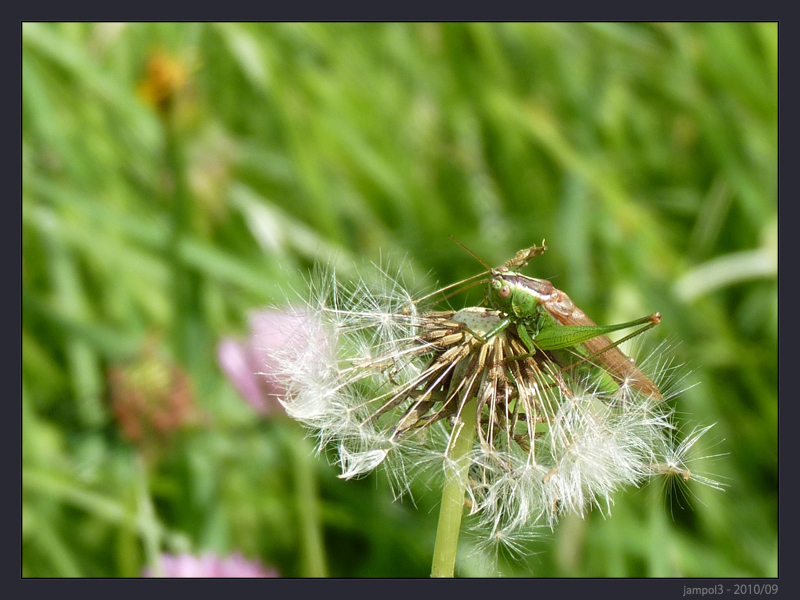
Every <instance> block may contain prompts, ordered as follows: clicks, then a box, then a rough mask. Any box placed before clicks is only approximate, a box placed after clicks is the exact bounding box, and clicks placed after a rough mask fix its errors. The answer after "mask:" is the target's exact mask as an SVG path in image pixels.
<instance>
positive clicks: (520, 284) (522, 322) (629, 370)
mask: <svg viewBox="0 0 800 600" xmlns="http://www.w3.org/2000/svg"><path fill="white" fill-rule="evenodd" d="M451 237H452V236H451ZM453 241H455V242H456V243H457V244H459V245H460V246H461V247H462V248H464V249H465V250H466V251H467V252H469V253H470V254H471V255H472V256H474V257H475V258H476V259H477V260H478V261H480V262H481V264H483V265H484V266H485V267H486V268H487V269H488V271H489V274H490V275H491V279H490V280H489V282H488V286H487V288H486V303H487V304H488V305H489V306H490V307H491V308H493V309H494V310H497V311H499V312H501V313H502V314H504V315H506V316H505V318H504V319H503V320H502V321H501V322H500V323H499V324H498V325H497V326H496V327H495V328H494V329H493V330H492V331H490V332H488V333H486V334H485V335H484V336H477V335H476V337H477V338H478V339H479V340H480V341H484V340H486V339H489V338H490V337H492V336H493V335H496V334H498V333H500V332H501V331H503V330H504V329H506V328H507V327H508V326H509V325H511V324H512V323H513V324H514V325H515V326H516V330H517V334H518V336H519V338H520V340H522V342H523V344H524V345H525V346H526V348H527V349H528V351H529V353H530V354H528V355H523V356H520V357H518V358H524V357H525V356H532V355H534V354H535V353H536V352H537V350H541V351H552V350H562V349H567V348H580V347H582V348H584V349H585V351H587V352H588V355H587V356H584V357H583V358H582V359H581V361H580V362H585V361H590V360H596V361H597V362H598V363H599V364H601V365H602V366H603V367H604V369H605V371H606V372H607V373H608V374H609V375H610V376H611V377H612V378H613V379H614V380H615V381H616V382H617V383H620V384H621V383H625V384H627V385H630V386H631V387H633V388H635V389H636V390H638V391H640V392H641V393H643V394H645V395H647V396H649V397H652V398H654V399H655V400H656V401H659V400H662V399H663V396H662V394H661V391H660V390H659V389H658V386H656V384H655V383H653V382H652V381H651V380H650V378H649V377H647V375H645V374H644V373H643V372H642V371H641V370H640V369H639V368H638V367H637V366H636V364H635V363H634V361H633V359H632V358H630V357H628V356H626V355H625V354H624V353H623V352H622V350H620V349H619V345H620V344H621V343H622V342H624V341H626V340H629V339H631V338H633V337H635V336H637V335H639V334H641V333H643V332H644V331H647V330H648V329H650V328H652V327H655V326H656V325H658V323H660V321H661V315H660V314H659V313H653V314H652V315H648V316H646V317H642V318H641V319H636V320H634V321H628V322H626V323H619V324H617V325H608V326H601V325H597V324H596V323H595V322H594V321H592V320H591V319H590V318H589V317H588V316H587V315H586V313H584V312H583V311H582V310H581V309H580V308H578V307H577V306H576V305H575V303H574V302H573V301H572V299H571V298H570V297H569V296H568V295H567V294H566V293H565V292H563V291H561V290H559V289H558V288H556V287H555V286H554V285H553V284H552V283H550V282H549V281H547V280H545V279H535V278H533V277H528V276H526V275H521V274H520V273H517V272H516V269H520V268H522V267H524V266H526V265H527V264H528V262H529V261H530V260H531V259H532V258H534V257H536V256H540V255H541V254H542V253H544V251H545V250H547V247H546V246H545V245H544V241H542V245H541V246H535V245H534V246H531V247H530V248H526V249H524V250H520V251H519V252H517V254H516V255H515V256H514V258H512V259H511V260H509V261H507V262H506V263H504V264H503V265H501V266H500V267H497V268H496V269H493V268H491V267H489V265H487V264H486V263H485V262H484V261H483V260H482V259H481V258H480V257H478V256H477V255H476V254H475V253H474V252H472V251H471V250H470V249H469V248H467V247H466V246H465V245H464V244H462V243H461V242H459V241H458V240H456V239H455V238H453ZM638 325H642V327H640V328H639V329H637V330H636V331H634V332H633V333H631V334H630V335H628V336H625V337H624V338H623V339H621V340H619V341H617V342H612V341H611V340H610V339H609V338H608V337H607V335H606V334H608V333H611V332H613V331H620V330H623V329H629V328H631V327H636V326H638Z"/></svg>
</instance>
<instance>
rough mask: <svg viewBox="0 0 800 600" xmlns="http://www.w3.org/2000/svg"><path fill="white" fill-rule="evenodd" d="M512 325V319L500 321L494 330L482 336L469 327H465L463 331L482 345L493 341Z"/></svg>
mask: <svg viewBox="0 0 800 600" xmlns="http://www.w3.org/2000/svg"><path fill="white" fill-rule="evenodd" d="M510 324H511V319H510V318H508V317H506V318H505V319H503V320H502V321H500V322H499V323H498V324H497V325H495V326H494V327H493V328H492V329H490V330H489V331H487V332H486V333H484V334H480V333H478V332H477V331H474V330H473V329H471V328H470V327H469V325H466V324H465V325H464V327H463V329H464V330H465V331H467V332H468V333H469V334H470V335H472V337H474V338H475V339H476V340H478V341H479V342H480V343H481V344H485V343H486V341H487V340H489V339H491V338H492V336H495V335H497V334H498V333H500V332H501V331H503V330H504V329H505V328H506V327H508V326H509V325H510Z"/></svg>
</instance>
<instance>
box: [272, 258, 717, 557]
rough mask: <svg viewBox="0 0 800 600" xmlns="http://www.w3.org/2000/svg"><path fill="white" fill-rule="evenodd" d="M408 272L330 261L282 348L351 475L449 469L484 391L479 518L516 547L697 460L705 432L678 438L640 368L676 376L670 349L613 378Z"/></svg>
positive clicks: (475, 489) (394, 478)
mask: <svg viewBox="0 0 800 600" xmlns="http://www.w3.org/2000/svg"><path fill="white" fill-rule="evenodd" d="M398 273H399V271H396V270H394V271H393V270H390V269H389V268H386V267H378V268H377V269H375V270H374V271H372V273H371V274H369V275H366V274H364V275H362V276H361V277H359V278H358V279H356V280H355V281H354V282H352V283H349V284H347V283H341V282H338V281H337V280H336V278H335V277H334V274H333V271H329V270H325V269H318V270H317V271H316V272H315V274H314V275H313V276H312V278H311V280H310V281H309V293H308V296H307V298H306V303H305V306H303V307H302V308H301V309H298V314H300V313H302V314H303V315H304V316H305V317H304V319H305V320H304V321H303V324H302V326H300V327H297V328H296V329H295V331H294V332H293V336H295V338H294V340H293V343H292V344H287V345H286V347H285V349H282V350H281V349H279V350H275V351H273V352H272V354H271V356H270V359H271V364H272V365H274V370H275V371H276V372H277V373H278V375H279V377H280V378H281V380H282V381H283V382H284V387H285V389H286V394H285V396H284V397H283V398H282V402H283V403H284V406H285V408H286V411H287V414H289V416H291V417H293V418H295V419H298V420H299V421H301V422H303V423H304V424H305V425H306V426H307V427H309V428H310V429H311V430H313V431H314V433H315V435H316V437H317V443H318V449H321V448H323V447H326V446H331V447H333V448H335V449H336V451H337V455H338V464H339V466H340V468H341V475H340V477H342V478H344V479H351V478H358V477H363V476H365V475H367V474H368V473H370V472H372V471H374V470H376V469H378V468H380V469H382V470H384V471H385V472H386V473H387V474H388V476H389V480H390V482H391V484H392V488H393V490H394V492H395V495H396V496H397V497H400V496H403V495H405V494H407V493H409V492H410V490H411V487H412V481H414V480H416V479H418V478H420V477H421V476H422V475H429V474H431V473H438V475H439V477H441V476H442V475H443V474H444V472H445V470H446V469H447V468H448V465H451V464H452V463H453V462H454V461H453V459H452V456H451V448H452V446H453V442H454V440H455V439H456V435H457V430H458V428H457V427H454V426H453V424H454V423H462V420H461V419H460V415H461V411H463V410H464V409H465V408H464V407H465V406H466V405H467V402H468V401H470V400H472V399H476V400H477V404H475V403H472V404H471V406H476V408H475V410H476V411H477V424H476V429H475V443H474V446H473V448H472V451H471V452H470V453H469V454H468V460H469V468H468V474H469V486H468V489H467V492H466V494H467V497H468V501H469V505H470V514H471V515H472V520H473V521H474V522H475V524H476V527H477V528H478V529H480V530H482V531H484V532H485V534H486V535H487V544H489V546H497V545H504V546H506V547H507V548H509V549H511V550H512V551H513V550H514V547H515V544H518V541H519V540H524V539H527V538H526V536H527V535H528V533H529V532H531V531H538V530H539V529H538V528H540V527H542V526H545V527H550V528H552V527H553V526H555V524H556V523H557V521H558V519H559V517H560V516H562V515H564V514H567V513H575V514H579V515H584V514H585V513H586V511H588V510H591V509H593V508H595V509H599V510H601V511H603V513H604V514H607V513H608V510H609V508H610V507H611V505H612V504H613V496H614V494H615V493H616V492H617V491H618V490H619V489H620V488H622V487H624V486H630V485H633V486H636V485H639V484H640V483H642V482H644V481H647V480H648V479H649V478H651V477H653V476H654V475H655V474H657V473H658V472H659V469H661V471H663V473H661V474H668V473H667V472H669V473H672V472H673V471H674V472H675V473H683V472H684V471H685V472H688V469H686V468H685V464H684V463H685V460H686V453H687V452H688V450H689V449H690V448H691V446H692V445H693V444H694V441H696V439H697V438H699V437H700V435H702V433H704V431H701V432H699V433H695V434H693V435H690V436H689V438H687V440H684V442H681V443H678V444H675V443H674V442H673V441H672V440H673V439H674V433H675V431H674V426H673V425H672V413H671V411H670V410H669V409H668V408H666V404H665V403H664V402H663V401H662V398H661V397H660V396H659V395H657V394H648V393H647V390H648V386H647V385H642V383H641V382H638V383H637V381H636V380H635V378H636V377H637V376H638V375H639V374H640V373H647V377H652V378H653V379H652V382H655V384H656V385H660V382H662V381H664V380H671V381H675V380H676V378H677V376H678V370H677V367H676V366H675V365H673V363H672V362H671V359H670V358H669V356H668V354H667V352H666V347H665V346H663V345H662V346H659V347H658V348H657V349H656V351H655V352H654V353H651V354H650V355H649V356H648V357H646V358H645V359H644V360H643V361H642V362H641V363H640V364H639V365H638V368H639V371H637V370H633V371H631V373H627V371H625V373H626V375H625V377H620V376H616V377H610V376H609V375H608V372H607V371H606V370H604V369H603V363H602V361H598V360H589V361H586V360H583V361H581V360H578V361H576V362H577V365H572V364H571V362H570V360H569V359H570V352H564V353H561V354H560V355H559V354H556V353H550V352H546V351H543V350H537V351H536V352H534V353H531V352H530V351H529V348H528V346H527V345H526V344H525V343H524V342H523V341H522V338H521V337H520V333H519V329H518V326H520V325H519V323H518V322H517V321H514V320H513V319H512V318H510V317H509V315H507V314H505V313H503V312H501V311H499V310H496V309H493V308H487V307H468V308H465V309H462V310H459V311H456V310H452V309H439V308H438V307H437V306H436V304H435V302H436V299H437V295H436V294H435V293H434V294H428V295H426V296H419V295H415V294H414V293H412V292H411V291H409V288H408V286H406V284H405V282H404V281H403V278H402V277H401V276H400V275H399V274H398ZM466 285H467V284H465V287H466ZM444 289H451V288H444ZM456 291H457V290H456ZM448 293H450V292H448ZM532 330H533V331H534V335H535V327H533V328H532ZM571 352H572V354H576V351H574V350H572V351H571ZM565 357H566V358H565ZM612 375H616V374H612ZM642 377H645V376H644V375H642ZM647 377H645V379H646V378H647ZM621 378H622V379H623V380H622V381H620V379H621ZM648 381H650V380H648ZM692 477H694V473H692ZM700 482H701V483H702V482H703V481H702V480H700ZM489 546H487V547H489Z"/></svg>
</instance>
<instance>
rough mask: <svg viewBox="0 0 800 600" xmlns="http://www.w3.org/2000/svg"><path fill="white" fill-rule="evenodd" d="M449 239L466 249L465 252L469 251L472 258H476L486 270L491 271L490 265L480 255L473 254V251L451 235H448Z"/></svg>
mask: <svg viewBox="0 0 800 600" xmlns="http://www.w3.org/2000/svg"><path fill="white" fill-rule="evenodd" d="M450 239H451V240H453V241H454V242H455V243H456V244H458V245H459V246H461V247H462V248H463V249H464V250H466V251H467V252H469V253H470V254H471V255H472V256H473V257H474V258H475V260H477V261H478V262H479V263H481V264H482V265H483V266H484V267H486V270H487V271H491V270H492V267H490V266H489V265H487V264H486V262H485V261H484V260H483V259H482V258H481V257H480V256H478V255H477V254H475V253H474V252H473V251H472V250H470V249H469V248H467V247H466V246H465V245H464V244H462V243H461V242H459V241H458V240H457V239H456V238H454V237H453V236H452V235H451V236H450Z"/></svg>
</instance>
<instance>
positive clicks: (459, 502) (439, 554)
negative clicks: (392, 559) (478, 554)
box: [431, 398, 478, 577]
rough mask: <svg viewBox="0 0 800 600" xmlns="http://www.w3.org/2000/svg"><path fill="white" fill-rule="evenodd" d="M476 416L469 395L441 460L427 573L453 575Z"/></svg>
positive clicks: (442, 575) (473, 400)
mask: <svg viewBox="0 0 800 600" xmlns="http://www.w3.org/2000/svg"><path fill="white" fill-rule="evenodd" d="M477 418H478V417H477V400H476V399H475V398H473V399H472V400H470V401H469V402H467V404H466V405H465V406H464V408H463V409H462V411H461V423H460V424H457V425H456V427H459V426H460V427H461V429H460V431H458V433H457V438H456V441H455V443H454V444H453V448H452V454H451V455H450V457H449V460H448V461H447V463H446V464H445V481H444V488H443V490H442V506H441V509H440V511H439V526H438V529H437V531H436V544H435V545H434V548H433V566H432V568H431V577H453V576H454V574H455V567H456V552H457V550H458V536H459V532H460V530H461V517H462V515H463V514H464V490H465V489H466V486H467V476H468V474H469V452H470V449H471V448H472V441H473V439H474V437H475V426H476V423H477Z"/></svg>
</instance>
